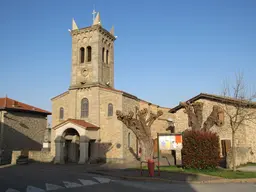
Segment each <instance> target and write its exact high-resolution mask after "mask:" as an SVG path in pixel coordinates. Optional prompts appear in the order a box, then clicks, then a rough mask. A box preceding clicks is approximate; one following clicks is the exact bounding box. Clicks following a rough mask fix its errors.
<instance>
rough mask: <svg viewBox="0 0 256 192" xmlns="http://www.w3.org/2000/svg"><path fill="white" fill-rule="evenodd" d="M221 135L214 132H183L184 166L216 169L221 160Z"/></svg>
mask: <svg viewBox="0 0 256 192" xmlns="http://www.w3.org/2000/svg"><path fill="white" fill-rule="evenodd" d="M219 154H220V146H219V137H218V136H217V134H215V133H212V132H203V131H190V130H187V131H185V132H184V133H183V148H182V165H183V167H184V168H195V169H214V168H216V167H217V166H218V164H219V161H220V156H219Z"/></svg>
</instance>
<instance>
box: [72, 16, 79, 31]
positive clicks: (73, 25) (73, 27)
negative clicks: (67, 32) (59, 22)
mask: <svg viewBox="0 0 256 192" xmlns="http://www.w3.org/2000/svg"><path fill="white" fill-rule="evenodd" d="M76 29H78V27H77V24H76V22H75V19H74V18H73V19H72V30H76Z"/></svg>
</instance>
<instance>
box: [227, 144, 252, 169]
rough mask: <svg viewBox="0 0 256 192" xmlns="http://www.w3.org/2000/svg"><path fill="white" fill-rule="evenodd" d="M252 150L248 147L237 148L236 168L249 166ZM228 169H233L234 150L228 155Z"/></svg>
mask: <svg viewBox="0 0 256 192" xmlns="http://www.w3.org/2000/svg"><path fill="white" fill-rule="evenodd" d="M249 156H250V150H249V148H248V147H237V148H236V166H240V165H244V164H247V163H248V162H250V161H249ZM226 166H227V168H229V169H231V168H233V164H232V149H231V150H230V151H229V152H228V153H227V165H226Z"/></svg>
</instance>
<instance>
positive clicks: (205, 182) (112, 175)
mask: <svg viewBox="0 0 256 192" xmlns="http://www.w3.org/2000/svg"><path fill="white" fill-rule="evenodd" d="M88 173H92V174H98V175H102V176H110V177H116V178H120V179H122V180H136V181H150V182H165V183H189V184H224V183H254V184H256V178H249V179H225V178H220V179H213V180H206V181H179V180H170V179H162V178H156V177H152V178H150V177H130V176H118V175H115V174H109V173H104V172H101V171H89V172H88ZM215 178H216V177H215Z"/></svg>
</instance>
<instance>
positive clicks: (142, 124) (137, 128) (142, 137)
mask: <svg viewBox="0 0 256 192" xmlns="http://www.w3.org/2000/svg"><path fill="white" fill-rule="evenodd" d="M162 114H163V112H162V111H161V110H159V111H158V112H157V114H154V113H152V112H149V111H148V110H147V109H146V108H144V109H142V110H139V109H138V107H136V111H135V116H134V112H132V111H130V112H129V113H128V114H127V115H124V114H123V113H122V112H121V111H119V110H117V111H116V115H117V119H118V120H120V121H122V122H123V123H124V124H125V125H126V127H127V128H128V129H130V130H131V131H132V132H133V133H134V134H135V135H136V137H137V138H138V141H139V143H140V145H141V148H142V154H141V159H142V160H148V159H152V158H153V152H154V147H153V138H152V135H151V126H152V124H153V123H154V121H155V120H156V119H157V118H158V117H160V116H161V115H162Z"/></svg>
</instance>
